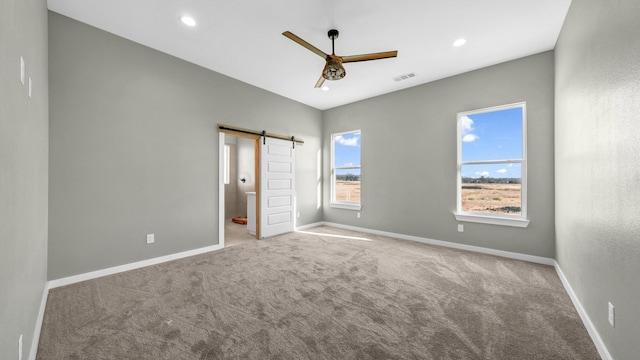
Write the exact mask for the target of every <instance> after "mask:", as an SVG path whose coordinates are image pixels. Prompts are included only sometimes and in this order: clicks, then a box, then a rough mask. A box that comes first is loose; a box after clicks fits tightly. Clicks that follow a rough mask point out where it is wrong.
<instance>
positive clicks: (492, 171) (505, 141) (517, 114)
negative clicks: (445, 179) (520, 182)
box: [460, 107, 522, 178]
mask: <svg viewBox="0 0 640 360" xmlns="http://www.w3.org/2000/svg"><path fill="white" fill-rule="evenodd" d="M460 121H461V126H462V161H473V160H513V159H522V108H520V107H517V108H512V109H504V110H499V111H492V112H486V113H481V114H471V115H467V116H463V117H462V118H461V119H460ZM462 176H465V177H473V178H477V177H480V176H484V177H496V178H504V177H506V178H511V177H513V178H519V177H521V166H520V164H497V165H465V166H463V167H462Z"/></svg>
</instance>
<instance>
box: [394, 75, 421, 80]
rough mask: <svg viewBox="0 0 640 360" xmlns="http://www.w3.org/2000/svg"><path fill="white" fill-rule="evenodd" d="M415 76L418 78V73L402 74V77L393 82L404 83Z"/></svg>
mask: <svg viewBox="0 0 640 360" xmlns="http://www.w3.org/2000/svg"><path fill="white" fill-rule="evenodd" d="M414 76H416V73H408V74H402V75H400V76H396V77H394V78H393V80H395V81H403V80H407V79H411V78H412V77H414Z"/></svg>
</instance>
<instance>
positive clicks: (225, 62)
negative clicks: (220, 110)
mask: <svg viewBox="0 0 640 360" xmlns="http://www.w3.org/2000/svg"><path fill="white" fill-rule="evenodd" d="M570 3H571V0H397V1H389V0H231V1H230V0H224V1H223V0H186V1H176V0H134V1H132V0H48V5H49V9H50V10H52V11H55V12H57V13H60V14H63V15H66V16H68V17H71V18H73V19H76V20H79V21H81V22H84V23H87V24H89V25H92V26H95V27H97V28H100V29H103V30H105V31H108V32H110V33H113V34H116V35H119V36H122V37H124V38H126V39H129V40H132V41H135V42H138V43H140V44H143V45H146V46H149V47H151V48H154V49H157V50H159V51H162V52H165V53H168V54H171V55H173V56H176V57H178V58H181V59H184V60H186V61H189V62H192V63H194V64H198V65H200V66H203V67H205V68H209V69H211V70H213V71H216V72H219V73H222V74H225V75H227V76H230V77H232V78H235V79H237V80H240V81H243V82H246V83H249V84H252V85H254V86H257V87H259V88H262V89H265V90H268V91H271V92H274V93H276V94H279V95H282V96H285V97H287V98H290V99H293V100H296V101H299V102H301V103H304V104H307V105H310V106H313V107H315V108H317V109H321V110H325V109H329V108H332V107H336V106H340V105H344V104H348V103H351V102H355V101H358V100H362V99H366V98H370V97H373V96H377V95H381V94H385V93H389V92H393V91H397V90H401V89H405V88H409V87H413V86H416V85H420V84H424V83H427V82H430V81H433V80H437V79H441V78H445V77H448V76H452V75H455V74H460V73H463V72H467V71H470V70H474V69H479V68H482V67H486V66H489V65H493V64H497V63H501V62H504V61H508V60H512V59H517V58H520V57H523V56H527V55H532V54H536V53H539V52H542V51H546V50H551V49H553V48H554V47H555V43H556V40H557V38H558V34H559V33H560V29H561V27H562V23H563V21H564V18H565V15H566V13H567V11H568V8H569V5H570ZM185 14H187V15H190V16H192V17H193V18H195V20H196V21H197V26H195V27H192V28H191V27H187V26H185V25H183V24H182V23H181V22H180V20H179V17H180V16H181V15H185ZM332 28H335V29H338V30H339V31H340V37H339V38H338V39H337V40H336V54H338V55H341V56H345V55H357V54H363V53H372V52H380V51H389V50H398V57H397V58H394V59H384V60H375V61H368V62H358V63H349V64H345V69H346V71H347V76H346V77H345V78H344V79H342V80H339V81H327V82H325V84H327V85H329V87H330V90H329V91H322V90H320V89H315V88H314V87H313V86H314V85H315V83H316V81H317V80H318V78H319V77H320V73H321V71H322V68H323V66H324V59H322V58H321V57H319V56H318V55H316V54H314V53H312V52H311V51H309V50H307V49H305V48H303V47H302V46H300V45H298V44H296V43H294V42H293V41H291V40H289V39H288V38H286V37H284V36H283V35H282V32H283V31H285V30H289V31H291V32H293V33H294V34H296V35H298V36H299V37H301V38H303V39H305V40H306V41H308V42H309V43H311V44H312V45H314V46H316V47H317V48H319V49H321V50H323V51H325V52H327V53H331V41H330V40H329V38H328V37H327V31H328V30H329V29H332ZM461 37H463V38H466V39H467V44H466V45H464V46H462V47H453V46H452V43H453V42H454V41H455V40H456V39H458V38H461ZM406 73H415V74H416V76H415V77H413V78H410V79H409V80H405V81H400V82H396V81H394V80H393V79H394V78H395V77H397V76H399V75H402V74H406Z"/></svg>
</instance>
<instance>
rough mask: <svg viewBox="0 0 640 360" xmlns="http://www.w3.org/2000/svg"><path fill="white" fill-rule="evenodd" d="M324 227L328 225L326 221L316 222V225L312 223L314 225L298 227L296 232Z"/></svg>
mask: <svg viewBox="0 0 640 360" xmlns="http://www.w3.org/2000/svg"><path fill="white" fill-rule="evenodd" d="M322 225H328V223H325V222H324V221H320V222H316V223H312V224H307V225H302V226H296V231H300V230H307V229H311V228H314V227H318V226H322ZM336 227H337V226H336Z"/></svg>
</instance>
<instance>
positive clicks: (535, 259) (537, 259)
mask: <svg viewBox="0 0 640 360" xmlns="http://www.w3.org/2000/svg"><path fill="white" fill-rule="evenodd" d="M322 225H325V226H332V227H336V228H340V229H346V230H352V231H358V232H363V233H368V234H375V235H382V236H388V237H392V238H396V239H403V240H410V241H417V242H421V243H425V244H430V245H438V246H444V247H449V248H454V249H460V250H467V251H473V252H478V253H482V254H489V255H496V256H501V257H506V258H510V259H517V260H523V261H528V262H532V263H537V264H543V265H550V266H553V267H554V268H555V270H556V273H557V274H558V277H559V278H560V281H561V282H562V285H563V286H564V289H565V291H566V292H567V293H568V294H569V297H570V298H571V301H572V302H573V306H574V307H575V308H576V311H577V312H578V315H579V316H580V319H581V320H582V323H583V324H584V326H585V328H586V329H587V332H588V333H589V335H590V336H591V340H592V341H593V343H594V345H595V346H596V349H597V350H598V353H599V354H600V357H601V358H602V359H603V360H613V358H612V357H611V354H609V350H607V347H606V346H605V345H604V342H603V341H602V338H601V337H600V334H599V333H598V331H597V330H596V328H595V326H594V325H593V323H592V322H591V319H590V318H589V315H587V312H586V311H585V310H584V307H583V306H582V304H581V303H580V300H579V299H578V297H577V296H576V294H575V292H574V291H573V289H572V288H571V285H570V284H569V281H568V280H567V278H566V276H565V275H564V273H563V272H562V269H561V268H560V266H559V265H558V263H557V262H556V261H555V260H554V259H551V258H546V257H541V256H533V255H526V254H520V253H514V252H509V251H502V250H495V249H488V248H483V247H479V246H471V245H464V244H457V243H452V242H448V241H442V240H434V239H428V238H422V237H418V236H412V235H404V234H397V233H392V232H387V231H380V230H372V229H366V228H361V227H356V226H350V225H343V224H337V223H332V222H327V221H321V222H318V223H314V224H309V225H305V226H301V227H299V228H297V229H296V230H304V229H309V228H312V227H316V226H322Z"/></svg>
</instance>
